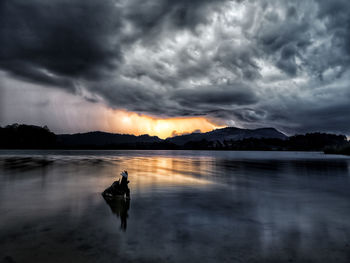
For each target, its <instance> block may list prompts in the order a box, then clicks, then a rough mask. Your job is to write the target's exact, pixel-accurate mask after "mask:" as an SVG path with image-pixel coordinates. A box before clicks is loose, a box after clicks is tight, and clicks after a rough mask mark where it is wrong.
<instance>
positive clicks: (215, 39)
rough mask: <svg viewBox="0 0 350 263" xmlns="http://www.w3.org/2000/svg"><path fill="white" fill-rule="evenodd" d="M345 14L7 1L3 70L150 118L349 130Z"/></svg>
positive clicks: (232, 4)
mask: <svg viewBox="0 0 350 263" xmlns="http://www.w3.org/2000/svg"><path fill="white" fill-rule="evenodd" d="M349 13H350V2H349V1H348V0H334V1H328V0H314V1H302V0H296V1H278V0H265V1H260V0H259V1H258V0H255V1H254V0H246V1H244V0H242V1H238V0H237V1H232V0H221V1H214V0H195V1H186V0H177V1H175V0H149V1H141V0H104V1H94V0H75V1H70V0H51V1H41V0H29V1H28V0H3V1H1V2H0V46H1V48H0V70H2V71H5V72H7V74H8V76H9V77H11V78H16V79H21V80H23V81H27V82H33V83H36V84H40V85H42V86H44V87H48V88H56V89H57V88H60V89H65V90H67V91H69V92H71V93H74V94H76V95H77V96H83V97H85V98H86V99H87V100H89V101H102V102H103V103H106V104H107V105H108V106H109V107H112V108H123V109H127V110H129V111H135V112H140V113H145V114H151V115H155V116H161V117H169V116H198V115H203V116H206V117H208V118H210V119H211V120H214V121H216V122H218V123H220V124H226V125H237V126H243V127H262V126H274V127H277V128H280V129H282V130H284V131H286V132H291V133H293V132H305V131H313V130H321V131H332V132H342V133H346V134H350V126H349V125H347V123H349V121H350V114H349V113H350V87H349V85H350V84H349V83H350V68H349V65H350V17H349ZM38 96H40V94H38ZM62 103H64V102H62Z"/></svg>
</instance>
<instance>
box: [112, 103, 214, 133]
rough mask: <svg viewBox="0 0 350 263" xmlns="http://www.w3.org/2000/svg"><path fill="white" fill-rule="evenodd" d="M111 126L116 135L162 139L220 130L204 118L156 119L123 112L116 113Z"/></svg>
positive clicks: (117, 111)
mask: <svg viewBox="0 0 350 263" xmlns="http://www.w3.org/2000/svg"><path fill="white" fill-rule="evenodd" d="M111 126H112V128H113V130H114V132H116V133H128V134H135V135H141V134H149V135H151V136H158V137H159V138H162V139H165V138H167V137H171V136H174V135H180V134H184V133H191V132H193V131H201V132H208V131H211V130H213V129H216V128H219V126H217V125H215V124H213V123H211V122H209V121H208V120H207V119H205V118H204V117H188V118H179V117H178V118H155V117H149V116H146V115H141V114H137V113H132V112H126V111H121V110H116V111H114V118H113V121H112V125H111Z"/></svg>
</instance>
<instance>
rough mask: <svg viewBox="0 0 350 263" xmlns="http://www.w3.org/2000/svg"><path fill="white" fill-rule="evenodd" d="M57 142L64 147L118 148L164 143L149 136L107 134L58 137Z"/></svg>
mask: <svg viewBox="0 0 350 263" xmlns="http://www.w3.org/2000/svg"><path fill="white" fill-rule="evenodd" d="M57 142H58V144H59V145H61V146H63V147H81V146H97V147H103V146H116V145H134V144H152V143H160V142H162V140H161V139H159V138H158V137H157V136H149V135H140V136H135V135H129V134H118V133H107V132H100V131H95V132H87V133H76V134H61V135H57Z"/></svg>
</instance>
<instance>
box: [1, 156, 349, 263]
mask: <svg viewBox="0 0 350 263" xmlns="http://www.w3.org/2000/svg"><path fill="white" fill-rule="evenodd" d="M124 169H126V170H128V171H129V180H130V181H131V182H130V184H129V187H130V189H131V201H130V202H127V201H125V200H123V199H120V200H116V201H115V202H112V203H111V202H109V203H107V202H106V201H105V200H104V199H103V197H102V196H101V192H102V191H103V190H104V189H105V188H106V187H108V186H109V185H110V184H112V182H113V181H114V180H116V179H118V178H119V173H120V172H121V171H122V170H124ZM0 262H186V263H187V262H350V158H349V157H345V156H336V155H334V156H326V155H323V154H321V153H297V152H207V151H0Z"/></svg>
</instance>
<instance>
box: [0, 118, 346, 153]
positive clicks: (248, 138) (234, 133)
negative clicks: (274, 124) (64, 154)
mask: <svg viewBox="0 0 350 263" xmlns="http://www.w3.org/2000/svg"><path fill="white" fill-rule="evenodd" d="M0 149H77V150H78V149H84V150H85V149H91V150H95V149H96V150H108V149H110V150H121V149H125V150H128V149H130V150H131V149H135V150H238V151H240V150H241V151H249V150H254V151H256V150H260V151H323V152H324V153H326V154H345V155H350V143H349V141H348V140H347V138H346V136H344V135H335V134H328V133H318V132H317V133H307V134H303V135H294V136H290V137H288V136H286V135H284V134H283V133H281V132H279V131H277V130H276V129H274V128H263V129H255V130H248V129H238V128H233V127H228V128H223V129H217V130H214V131H211V132H207V133H192V134H186V135H180V136H175V137H172V138H167V139H165V140H162V139H160V138H158V137H156V136H149V135H141V136H135V135H126V134H112V133H106V132H99V131H96V132H88V133H78V134H72V135H70V134H63V135H56V134H54V133H53V132H51V131H50V130H49V129H48V127H46V126H44V127H39V126H34V125H24V124H21V125H19V124H13V125H8V126H6V127H4V128H1V127H0Z"/></svg>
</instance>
